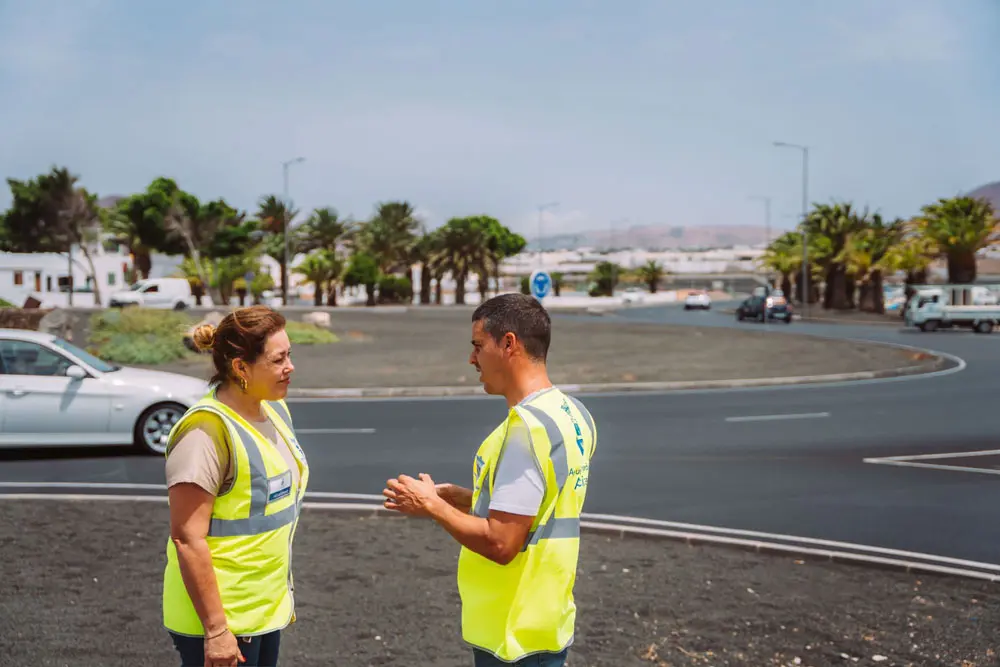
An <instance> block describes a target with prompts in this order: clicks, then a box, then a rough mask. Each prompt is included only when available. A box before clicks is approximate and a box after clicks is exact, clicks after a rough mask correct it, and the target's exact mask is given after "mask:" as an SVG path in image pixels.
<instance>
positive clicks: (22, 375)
mask: <svg viewBox="0 0 1000 667" xmlns="http://www.w3.org/2000/svg"><path fill="white" fill-rule="evenodd" d="M207 392H208V382H206V381H205V380H199V379H198V378H194V377H190V376H187V375H179V374H176V373H165V372H162V371H151V370H144V369H139V368H129V367H125V366H117V365H115V364H110V363H108V362H106V361H103V360H101V359H98V358H97V357H95V356H93V355H92V354H90V353H88V352H86V351H85V350H81V349H80V348H78V347H76V346H75V345H72V344H71V343H68V342H67V341H65V340H63V339H61V338H59V337H57V336H53V335H51V334H46V333H42V332H38V331H28V330H23V329H0V447H4V446H7V447H24V446H72V445H81V446H89V445H127V444H134V445H135V446H136V447H138V448H139V449H140V450H142V451H144V452H146V453H150V454H163V452H164V451H165V449H166V440H167V435H168V434H169V433H170V429H171V427H173V425H174V424H175V423H177V420H178V419H179V418H180V417H181V415H183V414H184V412H185V411H186V410H187V409H188V408H189V407H190V406H191V405H192V404H194V403H196V402H197V401H199V400H200V399H201V398H202V397H203V396H204V395H205V394H206V393H207Z"/></svg>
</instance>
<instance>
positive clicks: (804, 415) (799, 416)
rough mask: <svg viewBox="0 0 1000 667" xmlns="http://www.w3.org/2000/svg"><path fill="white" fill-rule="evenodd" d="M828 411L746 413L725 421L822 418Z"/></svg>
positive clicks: (727, 418)
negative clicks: (773, 413)
mask: <svg viewBox="0 0 1000 667" xmlns="http://www.w3.org/2000/svg"><path fill="white" fill-rule="evenodd" d="M829 416H830V413H829V412H799V413H793V414H786V415H748V416H745V417H726V421H727V422H773V421H782V420H785V419H824V418H826V417H829Z"/></svg>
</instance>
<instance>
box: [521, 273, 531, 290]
mask: <svg viewBox="0 0 1000 667" xmlns="http://www.w3.org/2000/svg"><path fill="white" fill-rule="evenodd" d="M521 294H529V295H530V294H531V279H530V278H529V277H528V276H521Z"/></svg>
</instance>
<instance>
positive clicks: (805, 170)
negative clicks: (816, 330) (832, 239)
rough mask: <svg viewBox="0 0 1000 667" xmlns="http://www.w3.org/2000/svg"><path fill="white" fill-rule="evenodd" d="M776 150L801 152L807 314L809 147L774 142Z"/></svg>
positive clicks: (806, 304)
mask: <svg viewBox="0 0 1000 667" xmlns="http://www.w3.org/2000/svg"><path fill="white" fill-rule="evenodd" d="M774 145H775V146H777V147H778V148H797V149H798V150H800V151H802V314H803V316H806V315H808V314H809V273H808V272H809V232H808V230H807V228H806V217H807V216H808V215H809V147H808V146H801V145H799V144H789V143H786V142H784V141H775V142H774Z"/></svg>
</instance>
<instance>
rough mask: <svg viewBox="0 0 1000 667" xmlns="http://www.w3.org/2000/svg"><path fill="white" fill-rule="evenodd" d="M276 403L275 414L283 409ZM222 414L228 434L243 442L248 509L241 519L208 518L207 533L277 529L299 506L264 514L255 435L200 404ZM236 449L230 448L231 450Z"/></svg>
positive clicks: (262, 476) (264, 476)
mask: <svg viewBox="0 0 1000 667" xmlns="http://www.w3.org/2000/svg"><path fill="white" fill-rule="evenodd" d="M280 408H281V406H280V405H279V406H278V414H279V415H280V414H281V413H282V412H283V410H281V409H280ZM200 409H202V410H208V411H210V412H214V413H215V414H217V415H219V416H220V417H222V420H223V422H224V423H225V424H226V425H227V426H228V427H229V428H230V434H231V436H235V437H237V438H239V440H240V442H242V443H243V451H245V452H246V454H247V464H248V467H249V468H250V512H249V516H248V517H246V518H244V519H219V518H212V520H211V522H210V523H209V526H208V534H209V536H211V537H237V536H242V535H259V534H261V533H267V532H270V531H272V530H277V529H278V528H281V527H282V526H285V525H287V524H290V523H292V522H293V521H295V519H296V518H297V517H298V512H299V507H298V505H297V504H292V505H291V506H289V507H287V508H285V509H283V510H281V511H280V512H275V513H274V514H271V515H267V514H265V512H266V511H267V468H266V467H264V456H263V454H261V451H260V448H258V446H257V439H256V438H255V437H253V435H251V434H250V432H249V431H247V430H246V428H244V427H243V425H242V424H240V423H239V422H237V421H236V420H235V419H232V418H230V417H229V416H228V415H226V414H225V413H224V412H222V411H221V410H218V409H216V408H213V407H202V408H200ZM235 451H236V450H235V449H234V452H235ZM233 465H234V467H235V468H234V469H238V467H239V464H238V462H234V463H233Z"/></svg>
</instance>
